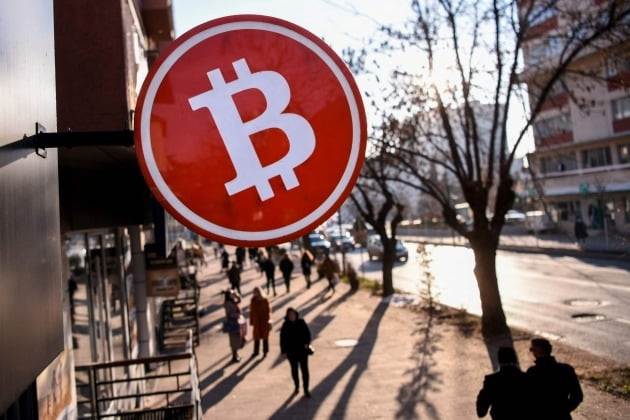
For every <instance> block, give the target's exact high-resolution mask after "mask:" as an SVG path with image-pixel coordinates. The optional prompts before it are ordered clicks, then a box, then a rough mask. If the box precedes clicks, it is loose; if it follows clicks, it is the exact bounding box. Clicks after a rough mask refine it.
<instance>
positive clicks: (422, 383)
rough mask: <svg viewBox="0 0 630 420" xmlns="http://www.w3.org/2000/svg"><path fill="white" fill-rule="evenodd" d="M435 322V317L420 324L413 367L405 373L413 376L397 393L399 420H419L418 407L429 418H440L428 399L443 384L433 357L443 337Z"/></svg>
mask: <svg viewBox="0 0 630 420" xmlns="http://www.w3.org/2000/svg"><path fill="white" fill-rule="evenodd" d="M435 323H436V320H435V317H434V315H433V314H431V313H429V316H428V318H427V319H426V321H425V320H420V321H419V322H418V330H417V331H416V333H415V334H414V335H417V336H419V338H418V340H417V341H416V343H415V345H414V350H415V351H414V353H413V354H412V356H411V359H412V360H413V361H414V366H413V367H412V368H411V369H409V370H407V372H405V373H406V374H408V375H411V380H410V381H409V382H408V383H406V384H403V385H402V386H401V387H400V389H399V390H398V397H397V398H396V399H397V400H398V403H399V404H400V408H399V409H398V411H397V412H396V416H395V418H396V419H405V420H407V419H419V418H420V414H419V413H418V408H419V407H422V408H424V412H425V413H426V415H427V416H428V417H427V418H429V419H435V420H437V419H439V418H440V417H439V414H438V412H437V409H436V407H435V405H434V404H433V403H432V402H431V401H430V400H429V397H428V393H429V392H430V391H437V390H438V389H439V388H438V385H439V383H440V374H439V373H437V372H436V371H435V366H436V361H435V359H434V357H433V355H434V354H435V352H436V351H437V350H438V346H437V342H438V341H439V340H440V338H441V335H440V334H438V333H437V332H436V331H434V328H433V327H434V325H435Z"/></svg>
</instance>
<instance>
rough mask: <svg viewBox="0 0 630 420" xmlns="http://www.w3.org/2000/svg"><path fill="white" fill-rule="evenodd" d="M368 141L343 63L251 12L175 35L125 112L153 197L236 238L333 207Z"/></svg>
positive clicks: (271, 240) (302, 223)
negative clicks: (132, 115)
mask: <svg viewBox="0 0 630 420" xmlns="http://www.w3.org/2000/svg"><path fill="white" fill-rule="evenodd" d="M366 138H367V135H366V119H365V111H364V109H363V104H362V101H361V96H360V93H359V90H358V88H357V86H356V84H355V82H354V79H353V77H352V75H351V73H350V72H349V70H348V69H347V68H346V66H345V64H344V63H343V61H342V60H341V59H340V58H339V57H338V56H337V55H336V54H335V53H334V52H333V51H332V50H331V49H330V47H328V46H327V45H326V44H325V43H324V42H323V41H321V39H320V38H319V37H317V36H315V35H313V34H311V33H310V32H308V31H306V30H305V29H303V28H301V27H299V26H296V25H294V24H292V23H289V22H286V21H283V20H280V19H276V18H272V17H267V16H258V15H239V16H229V17H225V18H221V19H217V20H214V21H210V22H207V23H205V24H202V25H200V26H198V27H196V28H194V29H192V30H190V31H189V32H187V33H185V34H184V35H182V36H181V37H179V38H178V39H176V40H175V41H174V42H173V44H172V45H171V46H170V47H169V48H168V49H167V50H166V51H165V53H164V54H163V55H162V56H160V58H159V59H158V61H157V62H156V64H155V65H154V66H153V67H152V69H151V71H150V73H149V76H148V77H147V79H146V81H145V83H144V84H143V86H142V90H141V92H140V96H139V103H138V107H137V113H136V120H135V144H136V152H137V156H138V161H139V163H140V168H141V170H142V172H143V175H144V177H145V179H146V181H147V183H148V185H149V187H150V189H151V191H152V193H153V194H154V196H155V197H156V198H157V200H158V201H159V202H160V203H161V204H162V205H163V206H164V207H165V208H166V209H167V210H168V211H169V213H171V214H172V215H173V216H174V217H175V218H177V219H178V220H179V221H180V222H181V223H182V224H184V225H186V226H187V227H188V228H190V229H192V230H194V231H195V232H197V233H199V234H200V235H202V236H205V237H209V238H212V239H214V240H217V241H219V242H223V243H229V244H234V245H242V246H263V245H272V244H275V243H281V242H285V241H289V240H291V239H294V238H297V237H299V236H301V235H303V234H306V233H308V232H309V231H311V230H313V229H315V228H316V227H317V226H319V225H320V224H321V223H322V222H324V221H325V220H326V219H328V218H329V217H330V216H331V215H333V214H334V212H335V211H336V210H337V209H338V208H339V207H340V206H341V205H342V204H343V202H344V200H345V199H346V198H347V196H348V195H349V194H350V192H351V190H352V188H353V187H354V184H355V182H356V179H357V177H358V175H359V172H360V170H361V166H362V164H363V159H364V154H365V147H366Z"/></svg>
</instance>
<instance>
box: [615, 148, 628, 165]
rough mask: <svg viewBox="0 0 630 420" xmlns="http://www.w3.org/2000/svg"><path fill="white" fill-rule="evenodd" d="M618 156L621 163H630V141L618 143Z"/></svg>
mask: <svg viewBox="0 0 630 420" xmlns="http://www.w3.org/2000/svg"><path fill="white" fill-rule="evenodd" d="M617 156H618V157H619V163H630V143H621V144H618V145H617Z"/></svg>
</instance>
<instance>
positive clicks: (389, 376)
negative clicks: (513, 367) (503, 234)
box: [196, 259, 630, 420]
mask: <svg viewBox="0 0 630 420" xmlns="http://www.w3.org/2000/svg"><path fill="white" fill-rule="evenodd" d="M295 273H296V274H295V275H294V277H293V281H292V286H291V293H290V294H285V289H284V285H281V283H282V281H281V280H280V279H279V277H280V275H279V273H278V275H277V280H276V283H277V287H276V289H277V291H278V296H277V297H270V301H271V304H272V307H273V330H272V334H271V337H270V353H269V355H268V356H267V358H265V359H261V358H260V357H259V358H255V359H250V358H249V356H250V355H251V353H252V348H253V345H252V343H251V342H248V343H247V345H246V346H245V348H244V349H243V350H242V351H241V356H242V358H243V360H242V361H241V362H240V363H237V364H232V363H230V350H229V345H228V338H227V336H226V335H225V334H223V333H222V332H221V322H222V319H223V316H224V311H223V307H222V303H223V300H222V296H221V295H220V292H221V290H223V289H225V288H226V287H227V285H228V281H227V279H226V276H225V274H223V273H219V264H218V260H216V259H212V260H210V263H209V265H208V266H207V267H205V268H204V269H203V271H202V272H201V275H200V276H199V280H200V283H201V285H202V293H201V301H200V302H201V310H202V317H201V331H202V333H201V342H200V345H199V346H198V347H197V348H196V354H197V359H198V364H199V379H200V386H201V395H202V404H203V408H204V413H205V414H204V418H207V419H211V418H219V419H222V418H230V419H434V420H440V419H444V420H450V419H458V420H459V419H476V418H477V417H476V415H475V398H476V396H477V392H478V391H479V388H480V386H481V384H482V382H483V377H484V375H485V374H487V373H489V372H490V369H491V368H490V362H489V358H488V355H487V353H486V348H485V346H484V344H483V341H482V340H480V339H479V337H478V336H476V335H475V334H466V333H465V332H462V331H461V330H460V328H458V327H457V326H456V325H453V324H452V323H448V322H444V321H439V320H438V319H430V318H429V317H428V315H427V314H424V313H417V312H413V311H411V310H410V309H408V308H402V307H397V306H396V305H394V304H388V303H387V302H386V301H384V300H383V299H381V298H379V297H376V296H372V295H370V294H369V293H368V292H366V291H359V292H357V293H354V294H352V293H351V292H350V291H349V288H348V286H347V285H345V284H340V285H338V286H337V292H336V294H335V295H333V296H331V294H330V293H326V286H327V284H325V283H326V282H325V281H321V280H320V281H316V282H315V283H314V284H313V287H311V289H308V290H307V289H306V288H305V283H304V280H303V277H302V275H301V274H298V270H296V271H295ZM242 277H243V283H242V286H241V289H242V291H243V293H244V294H245V296H244V299H243V303H242V308H243V309H244V310H245V311H247V310H248V308H249V300H250V298H251V290H252V288H253V287H254V286H262V285H263V284H264V279H263V277H262V276H261V275H260V274H259V273H258V272H257V271H256V269H254V268H253V267H251V266H248V265H247V263H246V267H245V270H244V271H243V275H242ZM289 306H293V307H295V308H297V309H298V311H299V312H300V315H301V316H302V317H303V318H304V319H305V320H306V322H307V324H308V325H309V327H310V329H311V333H312V336H313V345H314V347H315V354H314V355H313V356H312V357H311V358H310V359H309V363H310V372H311V394H312V398H310V399H305V398H303V397H302V395H301V394H300V395H298V396H296V397H293V396H292V392H293V384H292V381H291V375H290V370H289V365H288V362H286V361H284V360H282V359H281V358H280V354H279V345H278V341H279V330H280V326H281V324H282V319H283V317H284V314H285V312H286V308H288V307H289ZM248 336H249V337H251V331H249V332H248ZM528 344H529V343H528V341H527V340H526V339H523V340H517V341H516V342H515V345H516V347H517V351H518V353H519V358H520V360H521V364H522V366H523V367H527V366H529V365H530V364H531V356H530V355H529V354H528V352H527V347H528ZM557 354H558V358H559V359H560V360H563V356H564V354H565V353H563V352H562V349H561V348H560V347H559V348H558V351H557ZM567 354H568V353H567ZM586 363H588V364H592V363H597V359H595V358H593V359H592V361H591V359H588V358H587V359H586ZM576 368H577V369H578V371H579V367H576ZM582 384H583V388H584V392H585V401H584V403H583V404H582V405H581V406H580V407H579V409H578V410H577V412H575V413H574V416H573V418H574V419H604V418H605V419H623V418H628V413H630V403H629V402H625V401H622V400H619V399H616V398H614V397H612V396H610V395H608V394H605V393H603V392H600V391H598V390H596V389H594V388H593V387H591V386H590V385H588V384H587V383H585V382H584V381H583V382H582ZM486 418H489V417H486Z"/></svg>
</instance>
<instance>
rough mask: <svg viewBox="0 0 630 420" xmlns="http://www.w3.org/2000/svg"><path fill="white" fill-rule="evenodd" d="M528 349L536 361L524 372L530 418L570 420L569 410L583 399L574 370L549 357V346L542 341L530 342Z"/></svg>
mask: <svg viewBox="0 0 630 420" xmlns="http://www.w3.org/2000/svg"><path fill="white" fill-rule="evenodd" d="M529 350H530V351H531V352H532V354H533V355H534V357H535V358H536V363H535V365H534V366H532V367H530V368H529V369H527V375H528V376H529V377H530V378H531V381H532V386H533V391H534V400H535V410H536V412H535V413H534V414H535V416H534V418H536V419H540V420H547V419H549V420H552V419H553V420H570V419H571V411H573V410H575V409H576V408H577V406H578V405H580V403H581V402H582V399H583V394H582V388H581V387H580V381H579V380H578V378H577V375H576V374H575V370H574V369H573V367H572V366H571V365H568V364H566V363H558V362H556V359H555V358H554V357H553V356H551V350H552V347H551V343H549V341H548V340H545V339H544V338H535V339H533V340H532V341H531V347H530V349H529Z"/></svg>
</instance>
